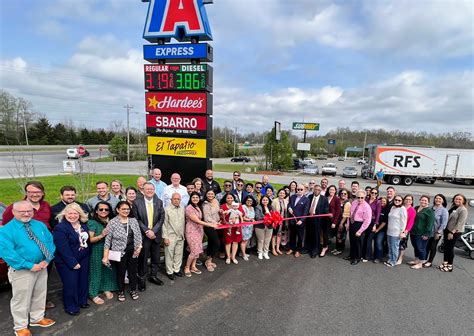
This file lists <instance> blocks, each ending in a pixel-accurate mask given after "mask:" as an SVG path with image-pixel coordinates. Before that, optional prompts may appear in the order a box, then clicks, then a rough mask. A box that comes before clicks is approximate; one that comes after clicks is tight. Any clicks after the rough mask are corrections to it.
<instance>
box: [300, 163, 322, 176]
mask: <svg viewBox="0 0 474 336" xmlns="http://www.w3.org/2000/svg"><path fill="white" fill-rule="evenodd" d="M303 174H308V175H318V174H319V168H318V166H317V165H315V164H309V165H306V166H305V167H304V169H303Z"/></svg>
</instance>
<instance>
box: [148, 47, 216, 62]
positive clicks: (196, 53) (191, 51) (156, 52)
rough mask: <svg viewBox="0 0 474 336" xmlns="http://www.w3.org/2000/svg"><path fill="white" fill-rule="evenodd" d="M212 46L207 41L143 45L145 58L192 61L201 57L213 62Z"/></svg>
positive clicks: (201, 59)
mask: <svg viewBox="0 0 474 336" xmlns="http://www.w3.org/2000/svg"><path fill="white" fill-rule="evenodd" d="M212 55H213V54H212V47H211V46H210V45H209V44H207V43H179V44H163V45H149V44H146V45H144V46H143V58H145V59H146V60H147V61H149V62H152V61H153V60H166V61H167V62H173V61H190V60H192V59H199V60H200V61H203V62H212V57H213V56H212Z"/></svg>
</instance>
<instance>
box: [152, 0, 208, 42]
mask: <svg viewBox="0 0 474 336" xmlns="http://www.w3.org/2000/svg"><path fill="white" fill-rule="evenodd" d="M144 1H149V2H150V5H149V6H148V14H147V18H146V22H145V29H144V31H143V38H144V39H146V40H148V41H149V42H157V40H158V39H164V40H165V41H169V40H170V39H171V38H175V39H176V40H178V41H189V40H190V39H191V37H199V39H200V40H202V41H210V40H212V34H211V28H210V26H209V21H208V19H207V15H206V10H205V9H204V2H205V1H204V0H144Z"/></svg>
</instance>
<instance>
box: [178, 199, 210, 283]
mask: <svg viewBox="0 0 474 336" xmlns="http://www.w3.org/2000/svg"><path fill="white" fill-rule="evenodd" d="M204 226H209V227H212V228H214V229H215V228H217V224H213V223H207V222H204V221H203V220H202V210H201V198H200V195H199V193H197V192H192V193H191V195H190V197H189V203H188V206H187V207H186V232H185V236H186V241H187V242H188V246H189V256H188V260H187V261H186V266H185V267H184V275H186V276H187V277H190V276H191V275H192V274H191V273H195V274H201V273H202V272H201V271H200V270H199V269H198V268H197V267H196V260H197V259H198V258H199V255H200V254H201V253H202V252H203V249H202V239H203V237H204Z"/></svg>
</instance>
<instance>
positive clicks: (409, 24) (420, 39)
mask: <svg viewBox="0 0 474 336" xmlns="http://www.w3.org/2000/svg"><path fill="white" fill-rule="evenodd" d="M214 7H215V8H211V9H210V12H211V13H212V12H213V11H215V13H216V15H215V16H216V18H215V21H216V22H217V23H218V27H219V31H218V32H217V37H218V38H221V37H228V38H233V37H235V36H239V35H241V36H245V37H247V38H248V41H249V42H250V41H253V40H254V39H259V41H260V43H262V44H265V45H266V44H269V45H275V44H276V45H278V46H286V47H290V46H295V45H298V44H302V43H311V42H317V43H319V44H320V45H322V46H329V47H333V48H339V49H354V50H365V51H371V50H374V51H381V52H386V53H390V54H394V55H403V56H416V57H420V56H422V57H433V58H436V59H440V58H441V59H442V58H446V57H457V56H465V55H472V54H473V48H474V47H473V46H474V29H473V28H472V27H473V26H472V19H473V16H472V13H473V11H474V2H472V1H469V0H461V1H407V0H392V1H373V0H366V1H364V2H361V3H359V2H355V3H354V2H329V1H324V2H321V1H291V2H288V1H283V0H282V1H258V2H244V3H242V2H237V1H229V2H222V3H221V2H219V3H218V4H215V5H214ZM219 43H220V42H219Z"/></svg>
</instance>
